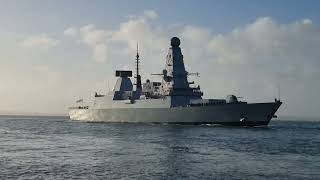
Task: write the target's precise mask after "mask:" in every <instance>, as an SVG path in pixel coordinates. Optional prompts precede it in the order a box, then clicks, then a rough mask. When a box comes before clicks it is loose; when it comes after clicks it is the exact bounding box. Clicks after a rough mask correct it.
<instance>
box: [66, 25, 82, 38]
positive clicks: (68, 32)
mask: <svg viewBox="0 0 320 180" xmlns="http://www.w3.org/2000/svg"><path fill="white" fill-rule="evenodd" d="M63 34H64V35H65V36H70V37H75V36H77V35H78V29H76V28H74V27H70V28H68V29H66V30H65V31H64V32H63Z"/></svg>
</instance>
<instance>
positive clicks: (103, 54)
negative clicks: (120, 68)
mask: <svg viewBox="0 0 320 180" xmlns="http://www.w3.org/2000/svg"><path fill="white" fill-rule="evenodd" d="M106 59H107V46H106V45H105V44H103V43H102V44H96V45H95V46H94V48H93V60H94V61H96V62H104V61H105V60H106Z"/></svg>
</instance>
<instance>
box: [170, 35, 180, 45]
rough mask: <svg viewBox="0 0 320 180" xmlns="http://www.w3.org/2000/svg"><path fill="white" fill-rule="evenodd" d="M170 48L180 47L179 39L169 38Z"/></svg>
mask: <svg viewBox="0 0 320 180" xmlns="http://www.w3.org/2000/svg"><path fill="white" fill-rule="evenodd" d="M171 46H172V47H179V46H180V39H179V38H177V37H173V38H171Z"/></svg>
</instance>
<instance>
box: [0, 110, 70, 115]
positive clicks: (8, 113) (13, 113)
mask: <svg viewBox="0 0 320 180" xmlns="http://www.w3.org/2000/svg"><path fill="white" fill-rule="evenodd" d="M0 116H68V114H67V113H43V112H16V111H0Z"/></svg>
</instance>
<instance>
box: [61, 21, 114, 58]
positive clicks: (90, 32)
mask: <svg viewBox="0 0 320 180" xmlns="http://www.w3.org/2000/svg"><path fill="white" fill-rule="evenodd" d="M63 34H64V35H66V36H70V37H73V38H75V39H78V42H80V43H83V44H85V45H87V46H88V47H90V48H91V51H92V60H93V61H95V62H98V63H103V62H106V61H107V58H108V46H107V38H108V37H110V36H111V32H108V31H106V30H103V29H98V28H96V26H95V25H93V24H88V25H85V26H83V27H80V28H75V27H70V28H67V29H66V30H65V31H64V33H63ZM79 38H80V39H79Z"/></svg>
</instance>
